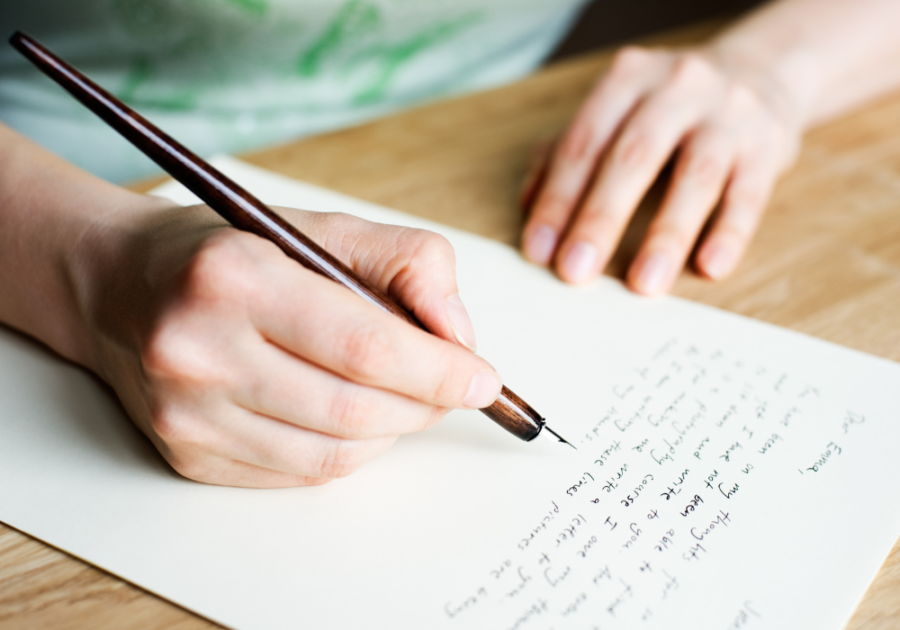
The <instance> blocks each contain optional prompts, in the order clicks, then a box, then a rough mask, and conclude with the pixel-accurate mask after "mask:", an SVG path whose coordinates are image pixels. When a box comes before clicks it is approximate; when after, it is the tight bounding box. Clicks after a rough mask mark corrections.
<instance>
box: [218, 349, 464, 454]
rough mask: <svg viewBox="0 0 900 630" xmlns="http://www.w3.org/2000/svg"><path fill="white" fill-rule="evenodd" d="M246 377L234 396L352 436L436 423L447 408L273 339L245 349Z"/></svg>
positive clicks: (272, 413) (288, 418) (249, 405)
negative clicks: (315, 360) (330, 366)
mask: <svg viewBox="0 0 900 630" xmlns="http://www.w3.org/2000/svg"><path fill="white" fill-rule="evenodd" d="M244 356H246V357H252V359H251V360H250V362H249V364H247V365H245V367H246V369H247V374H248V378H247V379H246V382H239V383H235V385H234V389H235V394H234V398H233V400H234V402H235V403H236V404H237V405H239V406H241V407H243V408H245V409H247V410H250V411H253V412H255V413H258V414H260V415H264V416H269V417H272V418H278V419H280V420H282V421H284V422H286V423H290V424H294V425H296V426H299V427H303V428H306V429H309V430H312V431H316V432H319V433H324V434H326V435H331V436H335V437H339V438H343V439H348V440H362V439H371V438H377V437H392V436H397V435H401V434H404V433H412V432H414V431H420V430H422V429H425V428H427V427H429V426H432V425H434V424H436V423H437V422H438V421H439V420H440V419H441V418H443V416H444V415H445V414H446V412H447V409H445V408H441V407H435V406H433V405H428V404H425V403H422V402H420V401H417V400H413V399H412V398H408V397H406V396H401V395H398V394H395V393H392V392H388V391H385V390H382V389H376V388H372V387H364V386H362V385H359V384H357V383H353V382H350V381H348V380H346V379H343V378H341V377H339V376H336V375H335V374H332V373H331V372H327V371H325V370H322V369H320V368H318V367H316V366H314V365H311V364H309V363H307V362H306V361H304V360H302V359H300V358H299V357H297V356H296V355H291V354H289V353H287V352H285V351H284V350H283V349H281V348H279V347H276V346H274V345H272V344H268V343H266V344H264V345H263V347H262V348H259V349H256V350H255V351H253V352H247V353H245V355H244Z"/></svg>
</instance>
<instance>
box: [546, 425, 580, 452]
mask: <svg viewBox="0 0 900 630" xmlns="http://www.w3.org/2000/svg"><path fill="white" fill-rule="evenodd" d="M544 431H547V432H549V433H550V435H548V436H547V437H549V438H550V439H551V440H552V439H553V438H556V440H555V441H556V442H562V443H563V444H568V445H569V446H571V447H572V448H575V445H574V444H572V443H571V442H569V441H568V440H567V439H565V438H564V437H563V436H561V435H560V434H559V433H557V432H556V431H554V430H553V429H551V428H550V427H548V426H547V424H546V423H544V426H543V427H541V433H543V432H544ZM551 435H552V436H553V437H550V436H551ZM575 450H576V451H577V450H578V449H577V448H575Z"/></svg>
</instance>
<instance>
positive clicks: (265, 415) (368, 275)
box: [75, 202, 501, 487]
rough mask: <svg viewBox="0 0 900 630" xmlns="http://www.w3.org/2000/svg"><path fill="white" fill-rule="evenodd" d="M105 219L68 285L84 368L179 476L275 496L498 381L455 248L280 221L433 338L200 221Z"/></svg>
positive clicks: (310, 217) (338, 219)
mask: <svg viewBox="0 0 900 630" xmlns="http://www.w3.org/2000/svg"><path fill="white" fill-rule="evenodd" d="M154 205H155V207H154V208H153V209H152V210H150V209H147V208H145V209H143V210H142V212H141V213H140V215H138V216H141V217H146V218H142V219H141V221H140V222H139V223H136V222H135V221H134V219H133V218H131V217H134V216H136V214H135V213H129V214H128V215H127V216H122V215H123V213H118V214H116V215H113V216H112V217H111V218H106V219H104V221H102V222H99V223H98V224H96V225H95V226H94V227H92V228H91V230H90V231H89V232H88V233H87V234H86V235H85V236H84V237H83V239H82V242H81V245H80V250H79V251H80V252H82V255H81V256H80V260H82V261H85V262H84V264H83V265H82V266H80V267H79V268H78V269H76V272H75V275H76V276H78V277H80V278H81V280H80V281H79V284H80V285H81V286H83V287H84V288H83V290H82V291H81V295H82V302H83V304H84V305H85V306H84V309H83V310H84V311H85V312H86V314H87V319H88V322H89V326H88V328H89V330H91V335H92V341H93V347H94V352H93V356H94V359H93V361H92V365H91V366H90V367H92V368H93V369H94V370H95V371H96V372H98V373H99V374H100V375H101V376H102V377H103V378H104V379H105V380H107V382H109V383H110V384H111V385H112V386H113V388H114V389H115V390H116V392H117V393H118V395H119V397H120V398H121V400H122V402H123V404H124V406H125V408H126V409H127V411H128V412H129V414H130V415H131V417H132V418H133V419H134V421H135V422H136V424H137V425H138V426H139V427H140V428H141V430H142V431H143V432H144V433H145V434H146V435H147V436H148V437H149V438H150V439H151V440H152V441H153V443H154V444H155V446H156V447H157V448H158V449H159V451H160V452H161V453H162V455H163V457H165V458H166V460H167V461H168V462H169V463H170V464H171V465H172V467H173V468H174V469H175V470H176V471H178V472H179V473H181V474H182V475H184V476H185V477H188V478H191V479H195V480H198V481H203V482H207V483H213V484H222V485H233V486H251V487H279V486H297V485H311V484H318V483H323V482H325V481H328V480H330V479H332V478H335V477H341V476H344V475H346V474H348V473H350V472H352V471H353V470H355V469H356V468H357V467H358V466H359V465H360V464H362V463H363V462H364V461H366V460H368V459H370V458H372V457H374V456H375V455H377V454H378V453H380V452H382V451H384V450H385V449H386V448H388V447H389V446H390V445H391V444H392V443H393V442H394V441H395V440H396V438H397V436H399V435H400V434H403V433H409V432H412V431H418V430H420V429H423V428H426V427H428V426H431V425H433V424H435V423H436V422H438V421H439V420H440V419H441V418H442V417H443V416H444V415H445V413H446V412H447V411H448V410H449V409H450V408H455V407H467V408H480V407H485V406H488V405H489V404H491V403H492V402H493V401H494V400H495V399H496V398H497V396H498V395H499V393H500V388H501V382H500V378H499V377H498V376H497V374H496V372H495V371H494V370H493V368H491V366H490V365H488V364H487V363H486V362H485V361H484V360H483V359H481V358H479V357H477V356H476V355H475V354H474V353H473V352H471V351H470V350H468V349H466V348H465V347H462V345H461V344H465V345H466V346H468V347H470V348H473V349H474V344H475V339H474V332H473V329H472V325H471V323H470V321H469V318H468V315H467V314H466V311H465V308H464V307H463V305H462V302H461V301H460V299H459V296H458V294H457V286H456V279H455V275H454V255H453V250H452V248H451V247H450V245H449V244H448V243H447V241H446V240H445V239H443V238H442V237H440V236H438V235H436V234H433V233H430V232H425V231H421V230H413V229H408V228H401V227H395V226H386V225H379V224H373V223H369V222H366V221H363V220H361V219H357V218H354V217H350V216H346V215H338V214H318V213H312V212H302V211H298V210H288V209H282V210H279V212H281V213H283V216H285V218H286V219H288V220H289V221H291V222H293V223H294V224H295V225H297V226H298V227H299V228H300V229H301V231H303V232H305V233H306V234H307V235H309V236H310V237H311V238H312V239H314V240H316V241H317V242H319V243H320V244H321V245H322V246H323V247H325V248H326V249H328V250H329V251H331V252H332V253H333V254H335V255H336V256H337V257H338V258H340V259H341V260H343V261H344V262H345V263H346V264H348V265H349V266H350V267H351V268H352V269H354V271H355V272H356V273H357V274H358V275H360V276H361V277H363V278H365V279H367V280H369V281H370V282H371V283H372V284H374V285H375V286H377V287H379V288H380V289H382V290H383V291H385V292H387V293H389V294H390V295H392V296H393V297H395V298H396V299H397V300H398V301H399V302H400V303H402V304H404V305H405V306H406V307H407V308H408V309H409V310H411V311H412V312H413V313H414V315H415V316H416V317H417V318H418V319H419V320H420V321H421V322H422V323H423V324H425V326H427V327H428V328H429V329H430V330H431V331H433V332H434V333H435V334H434V335H430V334H428V333H426V332H424V331H422V330H420V329H418V328H415V327H413V326H410V325H409V324H408V323H406V322H404V321H402V320H400V319H399V318H397V317H395V316H393V315H390V314H388V313H385V312H383V311H381V310H379V309H378V308H377V307H375V306H372V305H370V304H368V303H366V302H364V301H363V300H361V299H360V298H359V297H357V296H355V295H353V294H352V293H351V292H350V291H348V290H347V289H346V288H344V287H342V286H340V285H338V284H336V283H334V282H332V281H330V280H327V279H326V278H323V277H322V276H319V275H317V274H315V273H313V272H310V271H308V270H306V269H304V268H303V267H301V266H300V265H299V264H298V263H296V262H295V261H293V260H291V259H289V258H287V257H286V256H285V255H284V254H283V253H282V252H281V251H280V250H279V249H278V248H277V247H276V246H275V245H273V244H272V243H270V242H268V241H265V240H263V239H261V238H258V237H256V236H254V235H251V234H248V233H245V232H239V231H237V230H235V229H232V228H230V227H227V226H225V224H224V223H223V222H222V221H221V220H220V219H218V217H216V216H215V215H214V214H213V213H212V211H211V210H209V209H208V208H206V207H200V206H198V207H194V208H189V209H184V208H176V207H172V206H170V205H169V204H168V203H167V202H166V203H163V204H159V203H156V202H154Z"/></svg>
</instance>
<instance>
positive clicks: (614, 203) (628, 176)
mask: <svg viewBox="0 0 900 630" xmlns="http://www.w3.org/2000/svg"><path fill="white" fill-rule="evenodd" d="M711 89H714V88H713V86H712V85H711V72H710V70H709V69H708V68H707V67H706V65H705V64H704V63H703V62H701V61H699V60H696V59H694V58H693V57H688V58H684V59H682V60H680V61H679V62H678V63H677V64H676V67H675V68H674V69H673V70H672V74H671V76H670V77H669V79H668V80H667V81H666V83H664V84H663V86H662V87H661V88H660V89H659V91H658V92H657V93H656V94H655V95H654V96H653V97H651V98H648V99H647V100H646V101H645V102H644V103H643V104H642V105H641V106H640V107H639V108H638V109H637V110H636V111H635V113H634V114H633V115H632V116H631V118H630V119H629V121H628V122H627V123H626V125H625V127H624V128H623V130H622V132H621V134H620V135H619V137H618V139H617V140H616V142H615V144H614V145H613V147H612V148H611V150H610V152H609V155H608V157H607V159H606V160H605V161H604V163H603V165H602V167H601V169H600V171H599V173H598V176H597V181H596V182H595V183H594V185H593V187H592V189H591V190H590V192H589V193H588V196H587V198H586V199H585V201H584V203H583V204H582V206H581V208H580V210H579V212H578V213H577V215H576V216H575V217H574V220H573V222H572V224H571V226H570V227H569V232H568V234H567V236H566V239H565V240H564V242H563V243H562V244H561V245H560V247H559V251H558V253H557V270H558V273H559V275H560V277H561V278H562V279H563V280H566V281H568V282H573V283H582V282H586V281H588V280H591V279H592V278H594V277H595V276H596V275H597V274H598V273H599V272H600V271H601V269H602V268H603V267H605V266H606V263H607V261H608V260H609V258H610V257H611V256H612V254H613V251H614V250H615V248H616V245H617V244H618V242H619V240H620V239H621V237H622V234H623V233H624V231H625V227H626V226H627V225H628V221H629V220H630V219H631V215H632V214H633V212H634V210H635V209H636V207H637V205H638V203H639V202H640V200H641V199H642V198H643V197H644V195H645V194H646V192H647V190H648V189H649V188H650V185H651V184H652V183H653V181H654V180H655V179H656V177H657V175H658V174H659V172H660V171H661V170H662V168H663V166H664V165H665V164H666V162H667V161H668V159H669V157H670V156H671V155H672V153H673V151H674V150H675V148H676V147H677V146H678V145H679V144H680V143H681V141H682V139H683V138H684V137H685V135H686V134H687V133H689V132H690V130H691V129H692V128H694V126H695V125H696V124H697V123H698V122H699V120H700V119H701V118H702V117H703V115H704V114H705V113H706V111H705V110H706V108H707V107H708V101H709V100H710V99H707V98H702V97H701V98H698V97H697V95H698V93H701V94H702V93H703V92H708V91H709V90H711Z"/></svg>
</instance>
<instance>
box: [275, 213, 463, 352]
mask: <svg viewBox="0 0 900 630" xmlns="http://www.w3.org/2000/svg"><path fill="white" fill-rule="evenodd" d="M284 212H285V213H286V215H287V216H289V217H290V218H291V220H292V221H294V222H295V223H296V224H298V225H300V226H301V229H303V230H304V231H305V232H306V233H307V234H308V235H309V236H310V237H311V238H313V239H314V240H316V241H317V242H318V243H319V244H321V245H322V246H323V247H324V248H325V249H327V250H329V251H330V252H331V253H333V254H334V255H335V256H337V257H338V258H340V259H341V260H343V261H344V262H345V263H346V264H347V265H348V266H350V267H351V268H352V269H353V270H354V271H355V272H356V273H357V274H359V275H360V276H362V277H363V278H365V279H366V280H368V281H369V282H371V283H372V284H374V285H375V286H376V287H378V288H379V289H381V290H382V291H384V292H385V293H388V294H389V295H391V296H392V297H393V298H394V299H396V300H398V301H399V302H400V303H401V304H402V305H403V306H404V307H406V308H407V309H408V310H410V311H411V312H412V313H413V314H414V315H415V316H416V317H417V318H418V320H419V321H420V322H422V324H424V325H425V327H426V328H427V329H428V330H429V331H430V332H431V333H432V334H434V335H437V336H438V337H441V338H442V339H446V340H449V341H453V342H454V343H458V344H460V345H462V346H464V347H466V348H468V349H469V350H471V351H473V352H474V351H475V349H476V342H475V329H474V327H473V325H472V321H471V319H470V318H469V315H468V312H467V311H466V308H465V306H464V305H463V302H462V299H461V298H460V296H459V288H458V287H457V283H456V256H455V254H454V252H453V247H452V246H451V245H450V243H449V242H448V241H447V239H445V238H444V237H443V236H440V235H439V234H435V233H434V232H428V231H426V230H416V229H413V228H404V227H397V226H393V225H383V224H379V223H371V222H369V221H364V220H362V219H359V218H356V217H352V216H349V215H344V214H321V213H302V212H299V211H296V210H290V209H284Z"/></svg>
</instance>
